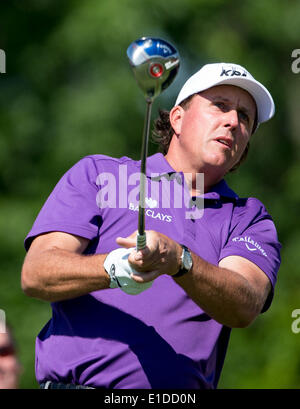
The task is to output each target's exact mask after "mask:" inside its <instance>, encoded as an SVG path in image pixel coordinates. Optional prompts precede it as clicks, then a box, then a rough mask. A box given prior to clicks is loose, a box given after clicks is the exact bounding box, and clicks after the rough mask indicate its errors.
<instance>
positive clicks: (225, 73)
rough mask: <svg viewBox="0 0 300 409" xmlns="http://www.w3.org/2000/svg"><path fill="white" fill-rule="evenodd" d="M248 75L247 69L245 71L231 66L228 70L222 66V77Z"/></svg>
mask: <svg viewBox="0 0 300 409" xmlns="http://www.w3.org/2000/svg"><path fill="white" fill-rule="evenodd" d="M223 76H225V77H234V76H236V77H247V71H246V70H244V72H241V71H239V70H236V69H234V68H230V69H229V70H227V69H226V68H224V67H222V72H221V75H220V77H223Z"/></svg>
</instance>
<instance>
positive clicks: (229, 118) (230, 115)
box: [224, 109, 239, 129]
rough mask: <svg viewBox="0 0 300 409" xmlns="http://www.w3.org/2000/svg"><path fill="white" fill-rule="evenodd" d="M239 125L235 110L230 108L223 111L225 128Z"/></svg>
mask: <svg viewBox="0 0 300 409" xmlns="http://www.w3.org/2000/svg"><path fill="white" fill-rule="evenodd" d="M238 125H239V115H238V112H237V110H235V109H231V110H230V111H227V112H225V113H224V126H225V127H226V128H231V129H235V128H237V127H238Z"/></svg>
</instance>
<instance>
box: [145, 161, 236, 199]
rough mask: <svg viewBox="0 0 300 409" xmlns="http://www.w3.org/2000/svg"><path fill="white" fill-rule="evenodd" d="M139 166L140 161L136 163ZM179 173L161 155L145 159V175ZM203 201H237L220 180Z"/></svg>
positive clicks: (205, 195)
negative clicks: (221, 199) (222, 199)
mask: <svg viewBox="0 0 300 409" xmlns="http://www.w3.org/2000/svg"><path fill="white" fill-rule="evenodd" d="M138 164H139V165H140V161H139V162H138ZM172 173H180V172H176V171H175V170H174V169H173V168H172V167H171V165H170V164H169V162H168V161H167V160H166V158H165V157H164V155H163V154H162V153H156V154H154V155H152V156H149V157H148V158H147V166H146V175H147V176H148V177H151V176H153V175H156V176H162V175H166V174H169V175H170V174H172ZM203 197H204V199H214V200H216V199H220V198H221V197H226V198H230V199H238V195H237V194H236V193H235V192H234V191H233V190H232V189H230V187H229V186H228V185H227V183H226V181H225V180H224V179H222V180H221V181H220V182H218V183H217V184H215V185H214V186H212V187H211V189H210V190H209V191H208V192H206V193H205V194H204V195H203Z"/></svg>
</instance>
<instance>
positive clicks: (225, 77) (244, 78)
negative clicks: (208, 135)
mask: <svg viewBox="0 0 300 409" xmlns="http://www.w3.org/2000/svg"><path fill="white" fill-rule="evenodd" d="M221 84H227V85H235V86H237V87H240V88H243V89H245V90H246V91H248V92H249V94H250V95H252V97H253V99H254V101H255V102H256V106H257V120H258V124H259V123H262V122H266V121H268V120H269V119H270V118H272V116H273V115H274V112H275V105H274V101H273V98H272V96H271V94H270V93H269V91H268V90H267V88H266V87H264V86H263V85H262V84H261V83H260V82H258V81H256V80H255V79H254V78H253V76H252V75H251V74H250V73H249V72H248V71H247V70H246V69H245V68H244V67H242V66H241V65H237V64H232V63H215V64H206V65H204V66H203V67H202V68H201V69H200V70H199V71H197V72H196V73H195V74H194V75H192V76H191V77H190V78H189V79H188V80H187V81H186V83H185V84H184V85H183V87H182V88H181V91H180V92H179V94H178V97H177V100H176V103H175V106H176V105H179V104H180V103H181V102H182V101H183V100H184V99H186V98H188V97H189V96H191V95H193V94H196V93H198V92H201V91H205V90H206V89H208V88H211V87H214V86H216V85H221Z"/></svg>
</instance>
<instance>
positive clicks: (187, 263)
mask: <svg viewBox="0 0 300 409" xmlns="http://www.w3.org/2000/svg"><path fill="white" fill-rule="evenodd" d="M182 264H183V268H184V269H185V270H190V269H191V268H192V266H193V260H192V256H191V253H190V252H189V250H188V249H183V260H182Z"/></svg>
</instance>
